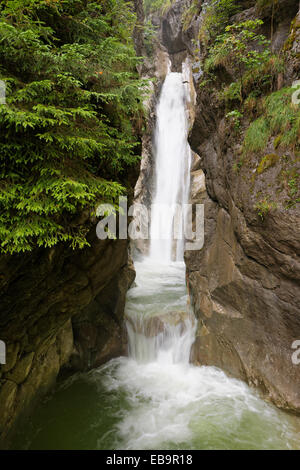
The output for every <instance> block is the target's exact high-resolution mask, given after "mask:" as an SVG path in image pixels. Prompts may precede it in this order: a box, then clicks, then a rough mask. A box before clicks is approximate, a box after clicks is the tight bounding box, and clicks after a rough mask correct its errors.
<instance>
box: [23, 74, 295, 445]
mask: <svg viewBox="0 0 300 470" xmlns="http://www.w3.org/2000/svg"><path fill="white" fill-rule="evenodd" d="M184 81H185V80H183V74H181V73H172V72H169V73H168V75H167V77H166V79H165V82H164V85H163V88H162V91H161V97H160V100H159V103H158V106H157V129H156V134H155V139H156V142H155V148H156V168H155V194H154V195H153V203H154V211H153V213H152V218H151V230H150V232H151V241H150V254H149V256H146V257H141V258H138V259H136V260H135V268H136V273H137V276H136V281H135V284H134V286H133V287H132V288H131V289H130V290H129V292H128V295H127V303H126V311H125V316H126V327H127V332H128V357H119V358H116V359H112V360H111V361H109V362H108V363H106V364H105V365H103V366H101V367H100V368H98V369H96V370H92V371H90V372H87V373H78V374H76V375H74V376H73V377H71V378H69V379H67V380H66V381H65V382H63V383H61V384H60V385H59V386H58V387H57V390H56V391H55V393H54V394H53V395H52V396H50V397H48V398H47V399H46V400H44V402H43V403H42V405H41V406H39V407H37V409H36V410H35V412H34V413H33V414H32V416H31V418H30V420H29V421H28V423H27V424H26V427H25V428H22V430H21V431H20V432H19V433H18V434H17V436H16V441H15V443H14V446H15V447H16V448H28V449H53V448H55V449H168V450H171V449H182V450H183V449H299V448H300V443H299V437H298V436H299V434H298V432H299V429H297V423H296V421H295V418H294V417H292V416H290V415H288V414H286V413H284V412H283V411H281V410H279V409H277V408H275V407H274V406H273V405H271V404H269V403H266V402H265V401H263V400H262V399H261V398H260V397H259V395H258V394H257V393H256V392H255V391H253V390H252V389H250V388H249V387H248V386H247V385H246V384H245V383H243V382H241V381H239V380H236V379H232V378H229V377H228V376H227V375H226V374H225V373H224V372H222V371H221V370H219V369H217V368H214V367H206V366H201V367H200V366H196V365H193V364H191V363H190V351H191V347H192V344H193V342H194V338H195V335H196V332H197V322H196V319H195V318H194V315H193V312H192V311H191V310H190V307H189V302H188V295H187V290H186V274H185V264H184V261H183V252H184V243H183V238H181V239H179V240H177V241H176V242H174V238H173V235H172V230H173V227H174V224H175V222H174V220H175V219H174V217H175V215H174V212H173V211H172V210H171V209H169V210H167V212H164V211H162V212H159V205H160V204H162V205H164V204H165V205H166V207H169V208H170V207H173V206H174V204H186V203H187V202H188V196H189V172H190V159H191V151H190V148H189V145H188V143H187V133H188V119H187V116H186V101H187V100H188V99H189V93H188V90H187V88H188V87H187V85H186V84H185V83H183V82H184ZM166 215H167V216H166ZM176 223H179V225H180V227H179V232H181V233H183V232H184V223H185V220H184V214H182V219H181V220H179V221H178V220H177V222H176ZM24 436H25V437H24Z"/></svg>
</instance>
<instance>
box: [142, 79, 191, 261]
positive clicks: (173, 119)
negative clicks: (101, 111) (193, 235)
mask: <svg viewBox="0 0 300 470" xmlns="http://www.w3.org/2000/svg"><path fill="white" fill-rule="evenodd" d="M189 99H190V98H189V86H188V83H186V81H185V80H184V75H183V74H182V73H169V74H168V75H167V77H166V79H165V82H164V84H163V87H162V92H161V96H160V100H159V103H158V106H157V125H156V132H155V149H156V158H155V194H154V197H153V200H152V211H151V229H150V237H151V243H150V257H151V258H152V259H155V260H159V261H160V262H165V263H169V262H170V261H171V260H172V259H173V260H177V261H179V260H180V261H181V260H183V250H184V204H187V203H188V198H189V181H190V164H191V163H190V162H191V150H190V147H189V145H188V142H187V137H188V119H187V106H186V105H187V102H188V101H189ZM175 236H176V238H177V240H174V239H175Z"/></svg>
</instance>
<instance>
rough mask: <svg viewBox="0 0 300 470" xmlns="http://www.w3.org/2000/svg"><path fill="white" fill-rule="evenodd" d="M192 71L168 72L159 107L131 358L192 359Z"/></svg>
mask: <svg viewBox="0 0 300 470" xmlns="http://www.w3.org/2000/svg"><path fill="white" fill-rule="evenodd" d="M186 77H187V70H186V68H185V66H183V73H171V72H169V73H168V74H167V76H166V79H165V82H164V84H163V87H162V91H161V96H160V99H159V102H158V106H157V124H156V130H155V188H154V194H153V195H152V204H151V209H152V210H151V229H150V254H149V256H148V257H147V258H144V259H143V260H142V261H141V262H139V261H137V262H136V263H135V266H136V271H137V278H136V287H134V288H133V289H131V291H130V292H129V294H128V297H127V304H126V317H127V322H126V326H127V332H128V344H129V357H131V358H133V359H134V360H135V361H138V362H142V363H147V362H148V363H149V362H152V361H157V362H158V363H162V364H165V363H167V364H177V363H184V364H188V363H189V356H190V349H191V345H192V343H193V341H194V337H195V328H196V321H195V318H194V315H193V313H192V312H191V311H190V309H189V307H188V302H187V300H188V299H187V294H186V285H185V265H184V262H183V252H184V224H185V209H184V205H186V204H187V203H188V200H189V189H190V185H189V183H190V166H191V150H190V147H189V145H188V142H187V137H188V116H187V104H188V102H189V101H190V92H189V81H188V80H187V79H186Z"/></svg>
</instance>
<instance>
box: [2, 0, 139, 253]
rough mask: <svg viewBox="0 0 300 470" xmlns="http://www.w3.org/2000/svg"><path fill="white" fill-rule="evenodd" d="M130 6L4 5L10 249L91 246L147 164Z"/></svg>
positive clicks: (100, 0) (53, 1) (36, 1)
mask: <svg viewBox="0 0 300 470" xmlns="http://www.w3.org/2000/svg"><path fill="white" fill-rule="evenodd" d="M134 24H135V15H134V14H133V12H132V9H131V5H130V3H128V2H126V1H125V0H94V1H89V0H4V1H2V2H1V4H0V80H3V81H4V82H5V84H6V104H2V105H0V130H1V133H0V146H1V152H0V162H1V163H0V250H1V252H4V253H14V252H22V251H26V250H31V249H33V248H34V247H36V246H43V247H50V246H53V245H55V244H56V243H58V242H62V241H63V242H67V243H68V245H70V246H72V247H73V248H77V247H79V248H81V247H83V246H85V245H86V244H87V240H86V234H87V232H88V230H89V228H90V226H89V223H80V222H79V220H80V215H81V214H82V213H88V219H89V216H90V215H91V214H92V213H94V211H95V207H96V205H97V204H98V203H100V202H109V203H115V202H116V201H117V199H118V197H119V195H120V194H123V193H124V191H125V188H124V182H125V181H126V171H127V170H128V168H129V167H130V166H132V165H134V164H135V163H136V162H137V160H138V158H139V157H138V155H137V153H138V149H137V138H136V135H137V131H138V129H139V127H140V126H141V124H140V123H141V121H142V113H143V109H142V101H143V93H144V91H145V87H146V84H145V83H144V82H142V81H140V80H139V77H138V75H137V72H136V65H137V61H138V58H137V57H136V54H135V51H134V47H133V41H132V31H133V28H134Z"/></svg>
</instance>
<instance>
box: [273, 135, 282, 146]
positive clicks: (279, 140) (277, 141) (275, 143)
mask: <svg viewBox="0 0 300 470" xmlns="http://www.w3.org/2000/svg"><path fill="white" fill-rule="evenodd" d="M281 141H282V135H281V134H279V135H278V136H277V137H276V139H275V140H274V148H275V149H277V148H278V147H279V145H280V143H281Z"/></svg>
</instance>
